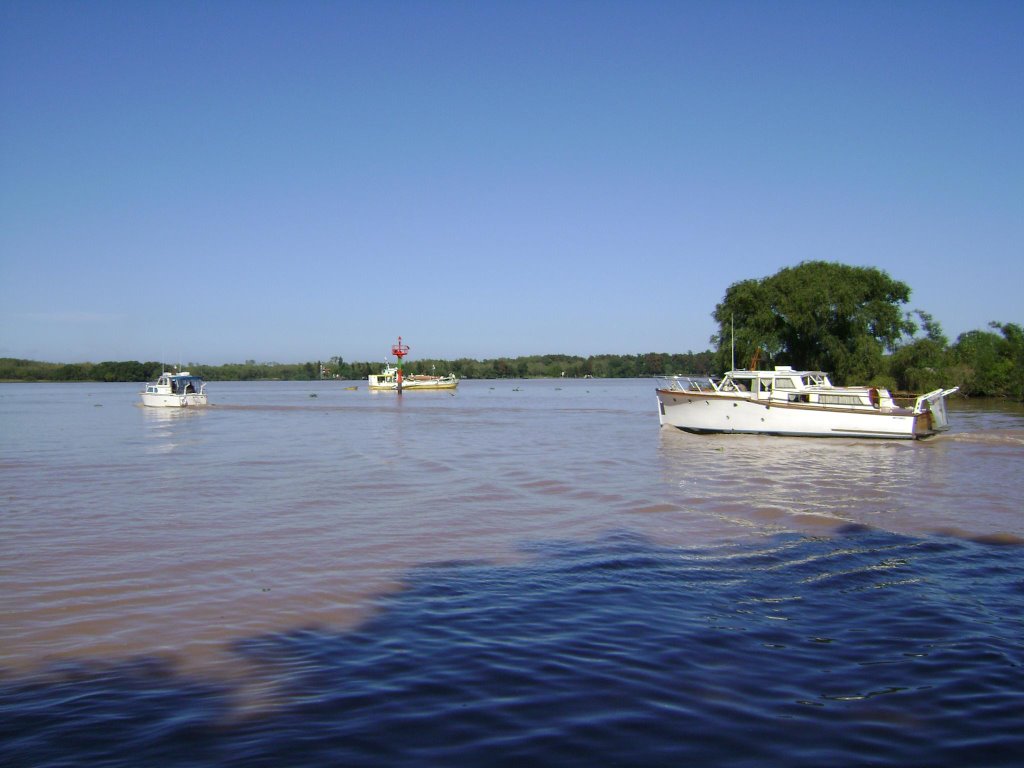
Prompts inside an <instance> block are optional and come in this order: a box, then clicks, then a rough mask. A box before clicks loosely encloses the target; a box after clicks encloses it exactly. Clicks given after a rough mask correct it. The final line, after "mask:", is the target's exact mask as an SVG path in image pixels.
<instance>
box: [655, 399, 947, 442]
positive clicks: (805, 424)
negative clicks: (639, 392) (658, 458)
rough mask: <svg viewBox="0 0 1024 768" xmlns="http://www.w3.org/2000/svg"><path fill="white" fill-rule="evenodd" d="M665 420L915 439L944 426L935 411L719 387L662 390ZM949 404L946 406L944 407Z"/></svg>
mask: <svg viewBox="0 0 1024 768" xmlns="http://www.w3.org/2000/svg"><path fill="white" fill-rule="evenodd" d="M658 403H659V407H658V413H659V420H660V423H661V424H663V425H668V426H672V427H676V428H678V429H682V430H684V431H686V432H697V433H701V432H725V433H730V432H735V433H746V434H763V435H792V436H803V437H870V438H885V439H893V440H913V439H917V438H921V437H928V436H930V435H934V434H936V433H937V432H939V431H942V429H944V428H945V424H944V423H943V424H936V421H937V419H936V418H935V417H934V416H933V415H932V413H931V412H927V411H926V412H922V413H915V412H914V411H913V410H911V409H908V408H898V409H888V410H878V409H873V410H868V409H863V410H860V409H854V408H850V409H838V408H834V407H830V406H822V405H815V404H808V403H780V402H778V401H758V400H752V399H748V398H745V397H742V396H729V395H721V394H717V393H700V394H690V393H686V392H676V391H672V390H661V389H659V390H658ZM943 410H944V409H943Z"/></svg>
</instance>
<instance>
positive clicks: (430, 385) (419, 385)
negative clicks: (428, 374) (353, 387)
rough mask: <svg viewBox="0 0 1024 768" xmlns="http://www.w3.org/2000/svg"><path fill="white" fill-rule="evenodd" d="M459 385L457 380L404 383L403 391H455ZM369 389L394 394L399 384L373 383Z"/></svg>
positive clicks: (393, 382) (392, 382)
mask: <svg viewBox="0 0 1024 768" xmlns="http://www.w3.org/2000/svg"><path fill="white" fill-rule="evenodd" d="M458 385H459V382H458V381H457V380H451V381H444V380H442V381H403V382H402V391H403V392H405V391H406V390H410V389H455V388H456V387H457V386H458ZM368 386H369V388H370V389H371V390H373V391H375V392H394V391H396V390H397V389H398V382H395V381H391V382H387V383H383V384H375V383H373V382H372V381H371V382H370V383H369V384H368Z"/></svg>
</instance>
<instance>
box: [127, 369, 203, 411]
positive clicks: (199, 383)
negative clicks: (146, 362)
mask: <svg viewBox="0 0 1024 768" xmlns="http://www.w3.org/2000/svg"><path fill="white" fill-rule="evenodd" d="M139 396H140V397H141V398H142V404H143V405H147V406H150V407H151V408H185V407H187V406H192V405H206V404H207V398H206V382H205V381H203V380H202V378H201V377H199V376H193V375H192V374H191V373H189V372H188V371H181V372H180V373H170V372H168V371H164V372H163V373H162V374H160V378H159V379H157V380H156V382H154V383H153V384H147V385H146V390H145V392H140V393H139Z"/></svg>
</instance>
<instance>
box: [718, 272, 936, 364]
mask: <svg viewBox="0 0 1024 768" xmlns="http://www.w3.org/2000/svg"><path fill="white" fill-rule="evenodd" d="M909 298H910V287H909V286H907V285H906V284H905V283H902V282H900V281H898V280H894V279H893V278H891V277H890V276H889V275H888V274H886V273H885V272H883V271H881V270H879V269H875V268H872V267H851V266H848V265H846V264H836V263H832V262H825V261H807V262H803V263H802V264H799V265H798V266H795V267H787V268H785V269H783V270H781V271H779V272H777V273H776V274H774V275H772V276H770V277H765V278H762V279H760V280H743V281H741V282H738V283H734V284H732V285H731V286H729V288H728V290H727V291H726V293H725V298H724V299H723V300H722V302H721V303H720V304H718V305H717V306H716V307H715V311H714V314H713V317H714V319H715V320H716V321H718V328H719V330H718V333H717V334H715V335H714V336H712V337H711V342H712V343H713V344H716V345H717V360H716V362H717V364H718V366H719V367H720V368H723V369H724V368H727V367H728V366H729V364H730V358H731V352H730V350H731V347H732V329H733V328H735V344H736V361H737V364H746V362H747V361H749V360H750V359H752V358H753V357H754V355H755V353H758V352H759V356H760V360H761V362H762V364H788V365H792V366H793V367H795V368H807V369H820V370H824V371H828V372H831V373H832V374H833V375H834V377H835V379H836V381H837V382H852V381H855V380H856V381H864V382H868V381H872V380H875V379H878V378H880V377H882V376H883V375H884V373H885V361H884V358H883V355H884V353H885V351H886V350H889V351H891V350H893V349H894V348H895V347H896V345H897V343H898V342H899V340H900V339H901V338H902V337H903V336H904V335H905V334H912V333H914V331H915V330H916V328H915V326H914V323H913V322H912V321H911V320H910V319H909V318H908V317H907V316H905V315H904V313H903V311H902V309H901V306H900V305H902V304H905V303H906V302H907V301H908V300H909Z"/></svg>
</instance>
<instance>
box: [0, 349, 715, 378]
mask: <svg viewBox="0 0 1024 768" xmlns="http://www.w3.org/2000/svg"><path fill="white" fill-rule="evenodd" d="M713 359H714V354H713V353H712V352H711V351H710V350H708V351H706V352H696V353H694V352H687V353H685V354H670V353H666V352H649V353H647V354H640V355H593V356H590V357H579V356H574V355H533V356H529V357H500V358H495V359H493V360H471V359H469V358H459V359H458V360H440V359H437V360H430V359H428V360H407V361H406V362H405V364H404V365H403V366H402V367H403V369H404V370H405V371H406V373H408V374H431V373H436V374H438V375H443V374H447V373H454V374H455V375H456V376H458V377H459V378H461V379H500V378H542V377H552V378H557V377H560V376H566V377H572V378H583V377H585V376H593V377H594V378H632V377H642V376H661V375H665V374H672V373H700V374H708V373H710V372H711V363H712V361H713ZM383 367H384V363H383V362H372V363H371V362H345V361H344V360H343V359H342V358H341V357H332V358H331V359H330V360H329V361H327V362H323V361H319V360H317V361H315V362H312V361H311V362H307V363H257V362H256V361H254V360H247V361H246V362H244V363H228V364H226V365H201V364H197V363H189V364H188V365H185V366H183V368H185V369H187V370H189V371H191V372H192V373H194V374H197V375H199V376H202V377H203V378H204V379H206V380H207V381H257V380H259V381H266V380H279V381H280V380H286V381H311V380H314V379H318V378H320V377H321V376H323V377H324V378H329V379H335V378H338V379H346V380H363V379H365V378H366V377H367V376H368V375H369V374H371V373H379V372H380V371H381V369H382V368H383ZM165 370H167V366H166V365H164V364H163V363H157V362H146V363H140V362H137V361H134V360H129V361H122V362H103V363H71V364H66V363H44V362H38V361H35V360H19V359H15V358H9V357H5V358H0V380H3V381H153V380H155V379H156V378H157V377H158V376H159V375H160V373H161V372H162V371H165Z"/></svg>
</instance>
